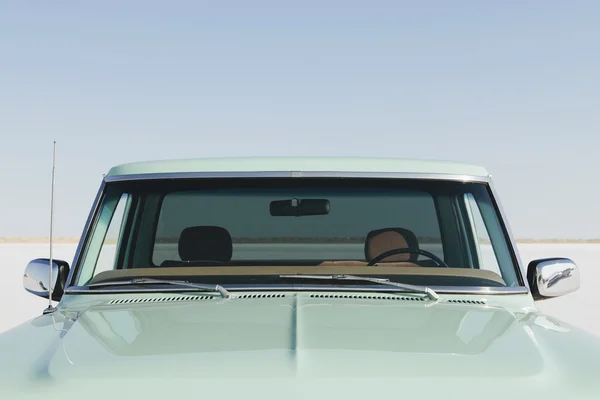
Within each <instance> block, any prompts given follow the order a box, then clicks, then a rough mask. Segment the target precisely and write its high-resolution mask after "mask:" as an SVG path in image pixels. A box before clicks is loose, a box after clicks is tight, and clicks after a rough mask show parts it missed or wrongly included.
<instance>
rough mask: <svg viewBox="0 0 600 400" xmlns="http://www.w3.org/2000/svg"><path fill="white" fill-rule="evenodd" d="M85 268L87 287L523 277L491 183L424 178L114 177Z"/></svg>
mask: <svg viewBox="0 0 600 400" xmlns="http://www.w3.org/2000/svg"><path fill="white" fill-rule="evenodd" d="M77 267H78V268H77V270H76V272H75V284H76V285H77V286H85V285H88V284H93V283H99V282H103V281H110V280H116V279H130V278H132V277H153V278H163V279H175V278H176V279H184V278H185V279H186V280H189V281H191V282H203V283H219V284H221V285H227V284H235V285H261V286H263V287H264V286H265V284H277V285H281V284H302V283H303V282H299V281H297V280H296V281H289V280H288V281H286V280H285V278H284V277H281V275H290V274H311V275H314V274H327V275H331V274H351V275H362V276H371V277H382V278H387V279H390V280H392V281H397V282H403V283H411V284H419V285H428V286H496V287H497V286H518V285H519V282H518V279H517V274H516V271H515V263H514V257H513V254H512V253H511V251H510V249H509V247H508V243H507V239H506V235H505V232H504V229H503V227H502V225H501V224H500V220H499V218H498V214H497V210H496V206H495V204H494V203H493V201H492V199H491V197H490V193H489V188H488V187H487V185H485V184H481V183H463V182H454V181H435V180H414V179H411V180H408V179H406V180H401V179H365V178H360V179H348V178H345V179H342V178H337V179H330V178H327V179H326V178H314V179H313V178H302V179H290V178H287V179H271V178H252V179H250V178H244V179H185V180H184V179H179V180H175V179H172V180H147V181H123V182H111V183H108V184H107V185H106V189H105V195H104V196H103V199H102V202H101V205H100V210H99V214H98V216H97V218H96V220H95V222H94V224H93V225H92V229H91V233H90V236H89V237H88V241H87V242H86V246H85V247H84V249H83V252H82V258H81V259H80V263H79V265H78V266H77ZM359 283H360V282H359ZM335 284H336V285H339V284H340V283H339V282H336V283H335ZM343 284H346V283H343ZM356 284H357V283H356V282H351V283H348V285H356ZM362 284H364V282H362Z"/></svg>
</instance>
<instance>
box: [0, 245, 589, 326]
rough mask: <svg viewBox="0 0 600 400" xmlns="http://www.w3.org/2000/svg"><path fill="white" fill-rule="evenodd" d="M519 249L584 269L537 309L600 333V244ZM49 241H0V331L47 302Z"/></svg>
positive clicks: (66, 251)
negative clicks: (38, 261)
mask: <svg viewBox="0 0 600 400" xmlns="http://www.w3.org/2000/svg"><path fill="white" fill-rule="evenodd" d="M518 247H519V252H520V253H521V258H522V259H523V260H524V262H525V263H527V262H529V261H530V260H532V259H535V258H542V257H558V256H560V257H569V258H571V259H572V260H573V261H575V262H576V263H577V264H578V265H579V267H580V269H581V277H582V282H581V288H580V290H579V291H577V292H575V293H573V294H570V295H568V296H564V297H561V298H557V299H552V300H544V301H542V302H538V303H537V305H538V308H539V309H540V310H541V311H543V312H545V313H547V314H549V315H551V316H553V317H556V318H558V319H560V320H562V321H565V322H568V323H571V324H573V325H575V326H578V327H580V328H582V329H584V330H587V331H589V332H592V333H594V334H596V335H598V336H600V319H598V318H597V317H596V316H597V315H598V314H597V311H596V310H597V308H598V307H600V290H598V289H597V288H596V287H595V286H594V284H597V285H600V268H598V267H597V260H598V259H599V257H600V244H532V243H526V244H520V245H519V246H518ZM75 248H76V245H75V244H64V243H59V244H55V245H54V257H55V258H58V259H64V260H66V261H69V263H70V262H71V260H72V258H73V254H74V252H75ZM48 250H49V249H48V245H46V244H28V243H19V244H10V243H3V244H0V260H2V270H3V272H4V274H5V279H2V280H1V281H0V303H1V304H2V305H3V306H4V312H3V313H2V318H1V319H0V332H3V331H5V330H7V329H10V328H12V327H14V326H16V325H18V324H19V323H21V322H24V321H26V320H28V319H30V318H33V317H35V316H38V315H40V313H41V312H42V310H43V309H44V308H45V307H46V306H47V304H48V301H47V300H44V299H41V298H38V297H36V296H33V295H31V294H29V293H27V292H26V291H25V290H24V289H23V286H22V277H23V270H24V268H25V266H26V265H27V263H28V262H29V261H30V260H31V259H34V258H38V257H47V256H48Z"/></svg>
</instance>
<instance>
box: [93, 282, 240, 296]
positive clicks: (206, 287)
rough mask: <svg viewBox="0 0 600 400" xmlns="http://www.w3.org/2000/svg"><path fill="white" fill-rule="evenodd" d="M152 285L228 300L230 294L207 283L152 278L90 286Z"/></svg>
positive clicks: (219, 287) (220, 287)
mask: <svg viewBox="0 0 600 400" xmlns="http://www.w3.org/2000/svg"><path fill="white" fill-rule="evenodd" d="M152 284H168V285H177V286H187V287H190V288H194V289H200V290H202V291H206V292H213V291H217V292H219V293H220V294H221V296H223V297H225V298H228V297H229V292H228V291H227V290H226V289H225V288H224V287H223V286H221V285H208V284H205V283H194V282H190V281H172V280H167V279H152V278H135V279H129V280H125V281H108V282H98V283H92V284H91V285H88V287H89V288H99V287H103V286H114V285H123V286H132V285H133V286H135V285H152Z"/></svg>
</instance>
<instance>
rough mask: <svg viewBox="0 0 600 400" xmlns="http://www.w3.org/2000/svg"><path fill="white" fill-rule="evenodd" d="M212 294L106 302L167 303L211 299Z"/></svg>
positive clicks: (110, 302)
mask: <svg viewBox="0 0 600 400" xmlns="http://www.w3.org/2000/svg"><path fill="white" fill-rule="evenodd" d="M214 298H215V297H213V296H172V297H145V298H142V299H119V300H111V301H109V302H108V304H133V303H168V302H172V301H195V300H212V299H214Z"/></svg>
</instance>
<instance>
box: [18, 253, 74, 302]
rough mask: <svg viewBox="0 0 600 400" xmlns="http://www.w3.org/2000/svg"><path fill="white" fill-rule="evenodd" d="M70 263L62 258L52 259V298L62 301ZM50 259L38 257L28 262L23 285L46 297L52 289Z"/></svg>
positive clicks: (32, 292) (31, 291) (35, 293)
mask: <svg viewBox="0 0 600 400" xmlns="http://www.w3.org/2000/svg"><path fill="white" fill-rule="evenodd" d="M68 275H69V263H67V262H66V261H62V260H52V300H54V301H60V299H61V297H62V295H63V293H64V291H65V283H66V281H67V276H68ZM49 281H50V259H48V258H38V259H35V260H33V261H31V262H30V263H29V264H27V267H26V268H25V273H24V274H23V287H24V288H25V290H27V291H28V292H29V293H31V294H34V295H36V296H39V297H43V298H45V299H47V298H48V290H49V289H50V282H49Z"/></svg>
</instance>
